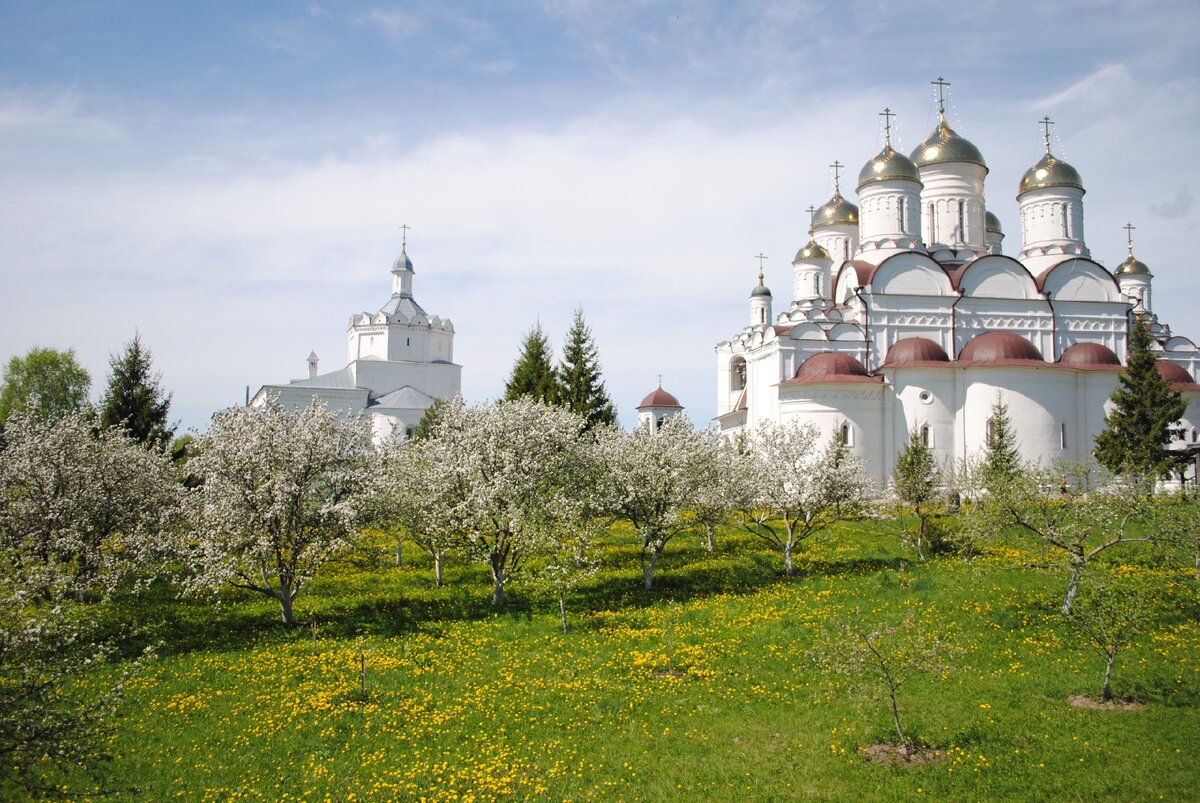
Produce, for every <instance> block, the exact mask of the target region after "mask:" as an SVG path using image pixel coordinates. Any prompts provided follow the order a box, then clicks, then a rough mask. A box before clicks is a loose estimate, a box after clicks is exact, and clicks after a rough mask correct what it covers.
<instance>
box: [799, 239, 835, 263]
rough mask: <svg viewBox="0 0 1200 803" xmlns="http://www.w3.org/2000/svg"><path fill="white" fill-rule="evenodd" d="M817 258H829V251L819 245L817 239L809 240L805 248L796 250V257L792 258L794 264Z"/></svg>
mask: <svg viewBox="0 0 1200 803" xmlns="http://www.w3.org/2000/svg"><path fill="white" fill-rule="evenodd" d="M816 259H829V252H828V251H826V250H825V249H824V248H822V247H821V246H820V245H818V244H817V241H816V240H809V241H808V243H807V244H806V245H805V246H804V247H803V248H801V249H800V250H799V251H797V252H796V258H795V259H793V260H792V264H793V265H795V264H796V263H797V262H802V261H804V260H816Z"/></svg>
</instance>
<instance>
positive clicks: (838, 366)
mask: <svg viewBox="0 0 1200 803" xmlns="http://www.w3.org/2000/svg"><path fill="white" fill-rule="evenodd" d="M882 381H883V377H881V376H871V375H870V374H868V373H867V369H866V368H863V364H862V363H861V362H859V361H858V360H856V359H854V358H853V357H851V356H850V355H849V354H837V353H835V352H831V351H823V352H821V353H820V354H814V355H813V356H811V357H809V358H808V359H807V360H805V361H804V362H803V363H802V364H801V365H800V367H799V368H798V369H797V370H796V376H795V377H793V378H792V379H789V380H788V381H786V382H781V383H780V384H781V385H795V384H804V383H809V382H882Z"/></svg>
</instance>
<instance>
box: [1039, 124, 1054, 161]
mask: <svg viewBox="0 0 1200 803" xmlns="http://www.w3.org/2000/svg"><path fill="white" fill-rule="evenodd" d="M1039 123H1040V125H1041V126H1042V139H1044V140H1045V141H1046V153H1049V152H1050V126H1052V125H1054V121H1053V120H1051V119H1050V117H1049V116H1046V117H1043V118H1042V119H1041V120H1040V121H1039Z"/></svg>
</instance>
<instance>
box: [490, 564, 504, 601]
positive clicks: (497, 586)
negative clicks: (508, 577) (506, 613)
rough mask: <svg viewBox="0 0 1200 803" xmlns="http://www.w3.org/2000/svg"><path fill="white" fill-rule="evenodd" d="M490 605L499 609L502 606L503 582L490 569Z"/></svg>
mask: <svg viewBox="0 0 1200 803" xmlns="http://www.w3.org/2000/svg"><path fill="white" fill-rule="evenodd" d="M492 604H493V605H495V606H497V607H499V606H501V605H503V604H504V580H503V578H502V576H501V575H499V574H497V573H496V570H495V569H492Z"/></svg>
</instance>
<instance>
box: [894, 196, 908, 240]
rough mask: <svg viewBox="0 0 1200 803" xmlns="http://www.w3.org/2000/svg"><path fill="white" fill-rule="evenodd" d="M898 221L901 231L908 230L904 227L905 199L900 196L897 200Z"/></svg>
mask: <svg viewBox="0 0 1200 803" xmlns="http://www.w3.org/2000/svg"><path fill="white" fill-rule="evenodd" d="M896 223H897V224H899V226H900V233H901V234H904V232H905V231H907V230H906V229H905V228H904V199H903V198H900V199H899V200H898V201H897V202H896Z"/></svg>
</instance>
